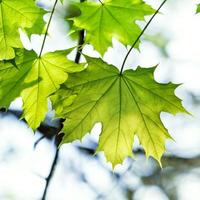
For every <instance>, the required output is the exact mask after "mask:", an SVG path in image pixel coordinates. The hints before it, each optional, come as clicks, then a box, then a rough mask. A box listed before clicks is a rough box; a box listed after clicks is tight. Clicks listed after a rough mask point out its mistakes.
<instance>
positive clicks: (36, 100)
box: [0, 50, 83, 129]
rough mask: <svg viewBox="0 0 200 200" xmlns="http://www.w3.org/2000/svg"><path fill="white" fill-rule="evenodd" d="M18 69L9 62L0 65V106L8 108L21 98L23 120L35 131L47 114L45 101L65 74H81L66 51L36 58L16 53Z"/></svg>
mask: <svg viewBox="0 0 200 200" xmlns="http://www.w3.org/2000/svg"><path fill="white" fill-rule="evenodd" d="M16 55H17V57H16V65H17V68H16V67H15V66H14V65H13V64H12V63H9V62H6V63H3V62H1V65H0V76H1V81H0V91H1V93H0V105H1V106H4V107H8V106H9V105H10V103H11V102H12V101H13V100H14V99H15V98H16V97H19V96H20V95H21V96H22V99H23V110H24V114H23V117H24V118H25V119H26V121H27V122H28V124H29V126H30V127H31V128H33V129H36V128H37V127H38V126H39V125H40V123H41V121H43V120H44V118H45V115H46V112H47V98H48V97H49V96H50V95H51V94H52V93H53V92H55V91H56V90H57V89H58V88H59V86H60V84H62V83H64V82H65V81H66V80H67V78H68V75H67V73H72V72H77V71H81V70H82V69H83V66H82V65H77V64H75V63H74V62H72V61H69V60H67V58H66V51H57V52H53V53H47V54H45V55H43V56H41V57H38V56H37V55H36V53H34V52H33V51H27V50H18V51H17V52H16Z"/></svg>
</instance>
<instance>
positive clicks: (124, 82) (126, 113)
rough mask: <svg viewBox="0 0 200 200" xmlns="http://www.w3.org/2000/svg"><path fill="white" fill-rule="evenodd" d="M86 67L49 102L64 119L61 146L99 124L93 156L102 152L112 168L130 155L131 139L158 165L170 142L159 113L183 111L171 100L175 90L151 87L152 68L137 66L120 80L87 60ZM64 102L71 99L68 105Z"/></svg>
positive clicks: (114, 70) (169, 86) (98, 63)
mask: <svg viewBox="0 0 200 200" xmlns="http://www.w3.org/2000/svg"><path fill="white" fill-rule="evenodd" d="M87 62H88V64H89V66H88V68H87V69H86V70H85V71H83V72H81V73H75V74H73V75H71V76H70V78H69V79H68V81H67V82H66V83H65V87H63V88H62V89H61V90H59V91H58V92H57V94H56V95H55V97H53V100H55V105H54V108H55V109H57V114H58V117H61V118H64V119H66V121H65V122H64V128H63V130H62V131H63V132H65V133H66V134H65V136H64V139H63V141H62V143H66V142H72V141H74V140H76V139H82V138H83V137H84V136H85V135H86V134H87V133H88V132H89V131H90V130H91V129H92V127H93V126H94V124H95V123H96V122H102V126H103V128H102V133H101V135H100V141H99V146H98V149H97V152H99V151H104V153H105V155H106V157H107V159H108V161H110V162H111V163H112V164H113V165H114V166H115V165H116V164H118V163H122V161H123V160H124V158H125V157H126V156H132V146H133V140H134V136H135V135H137V136H138V138H139V140H140V142H141V144H142V146H143V147H144V149H145V151H146V155H147V157H149V156H153V157H154V158H155V159H157V160H158V161H159V162H160V158H161V156H162V154H163V152H164V150H165V147H164V144H165V140H166V139H168V138H170V136H169V134H168V133H167V131H166V129H165V128H164V126H163V124H162V122H161V120H160V112H161V111H164V112H170V113H173V114H176V113H178V112H185V110H184V108H183V107H182V105H181V101H180V100H179V99H178V98H177V97H176V96H175V95H174V90H175V89H176V87H177V85H174V84H171V83H169V84H159V83H156V82H155V81H154V77H153V72H154V70H155V68H149V69H144V68H140V67H138V69H137V70H136V71H133V70H127V71H125V72H124V73H123V74H122V75H120V73H119V71H118V69H117V68H116V67H114V66H112V65H108V64H107V63H105V62H103V61H102V60H100V59H98V58H97V59H95V58H89V57H87ZM76 95H77V96H76ZM69 98H71V99H74V102H73V103H72V104H71V105H70V104H69ZM65 101H67V103H66V102H65ZM63 105H64V106H63ZM62 106H63V108H62Z"/></svg>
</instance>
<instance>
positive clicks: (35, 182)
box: [0, 0, 200, 200]
mask: <svg viewBox="0 0 200 200" xmlns="http://www.w3.org/2000/svg"><path fill="white" fill-rule="evenodd" d="M46 2H47V0H41V3H46ZM50 2H51V4H48V5H49V7H50V5H52V4H53V1H50ZM147 2H149V3H150V4H151V5H152V6H153V7H154V8H157V7H158V6H159V4H160V2H161V1H155V0H148V1H147ZM197 2H198V1H191V0H190V1H189V0H176V1H173V0H169V1H168V3H167V4H166V5H165V6H164V8H163V9H162V11H161V12H162V14H160V15H158V16H157V17H156V18H155V20H154V21H153V22H152V24H151V26H150V27H149V28H148V30H147V32H146V34H147V35H154V34H158V33H162V34H163V35H164V36H165V37H166V38H167V39H168V40H169V43H167V46H166V51H167V54H168V57H166V56H165V55H163V54H162V53H161V51H160V49H159V48H158V47H156V46H155V45H154V44H153V43H151V42H149V41H146V40H144V41H143V42H142V43H141V45H140V52H138V51H137V50H134V51H133V52H132V53H131V55H130V57H129V59H128V61H127V63H126V68H133V69H135V68H136V67H137V66H142V67H152V66H155V65H157V64H159V65H158V67H157V69H156V72H155V79H156V81H158V82H161V83H166V82H169V81H171V82H173V83H183V84H182V85H181V86H180V87H179V88H178V89H177V90H176V95H177V96H178V97H180V98H181V99H182V100H183V105H184V106H185V107H186V109H187V110H188V111H189V112H191V113H192V116H188V115H184V114H178V115H176V116H172V115H170V114H166V113H162V114H161V118H162V121H163V123H164V124H165V126H166V127H167V129H168V131H169V133H170V134H171V135H172V136H173V138H174V139H175V142H174V141H168V142H167V153H168V154H172V155H177V156H180V157H188V158H192V157H194V156H197V155H199V154H200V123H199V122H200V112H199V111H200V105H194V104H193V102H192V98H191V96H190V95H189V94H190V93H192V94H194V95H196V96H197V98H198V97H200V86H199V85H200V79H199V74H200V57H199V52H200V38H199V35H200V26H199V24H200V15H195V9H196V7H195V3H197ZM58 10H59V12H57V14H56V15H55V16H54V20H53V23H52V25H51V27H50V36H49V37H48V39H47V43H46V45H45V49H44V52H48V51H53V50H56V49H64V48H66V47H72V46H73V45H74V44H75V43H74V42H72V41H71V40H70V39H69V37H68V36H67V35H66V34H65V33H66V32H67V30H68V26H67V25H63V22H64V9H62V8H60V6H59V8H58ZM45 19H46V20H47V19H48V16H46V17H45ZM146 20H148V18H146ZM140 24H141V26H144V23H140ZM57 38H59V40H58V39H57ZM22 39H23V41H24V46H25V47H26V48H28V49H31V48H33V49H34V50H35V51H36V52H38V51H39V49H40V46H41V43H42V39H43V37H42V36H39V35H33V36H32V37H31V39H30V41H28V40H27V38H25V37H24V36H22ZM126 52H127V49H126V48H125V47H124V46H123V45H122V44H120V43H119V42H117V41H116V40H114V39H113V48H109V50H108V52H107V53H106V54H105V56H104V58H103V59H104V60H105V61H107V62H108V63H111V64H114V65H116V66H120V65H121V63H122V61H123V58H124V56H125V54H126ZM84 53H86V54H88V55H91V56H97V57H98V56H99V55H98V53H97V52H94V51H93V48H92V47H91V46H89V45H87V46H86V47H85V49H84ZM73 56H74V54H73V53H72V54H71V55H70V57H69V58H73ZM20 107H21V100H20V99H17V100H16V101H15V102H13V104H12V105H11V108H14V109H16V108H20ZM100 127H101V126H100V124H97V125H96V126H95V128H94V129H93V131H92V135H91V136H89V135H87V136H86V138H85V139H84V141H83V144H87V143H88V142H89V141H90V140H91V139H92V140H95V141H98V135H99V133H100ZM0 135H1V140H0V200H27V199H29V200H38V199H39V198H40V197H41V194H42V192H43V189H44V184H45V182H44V180H43V179H42V177H46V176H47V175H48V172H49V168H50V165H51V162H52V159H53V154H54V152H55V151H54V148H53V144H52V143H49V142H48V141H46V140H43V141H42V142H41V143H40V144H39V145H38V147H37V148H36V150H33V144H34V141H35V140H37V138H38V137H40V134H39V133H37V134H36V135H34V134H33V131H32V130H31V129H29V128H28V127H27V125H26V124H25V123H24V122H22V121H20V122H19V121H18V120H16V118H14V117H13V116H10V115H8V116H3V115H0ZM75 144H78V142H76V143H75ZM75 144H67V145H63V147H62V148H61V155H60V160H59V165H58V168H57V170H56V173H55V177H54V179H53V182H52V184H51V186H50V189H49V192H48V200H55V199H56V200H65V199H66V198H67V199H70V200H79V199H81V200H93V199H95V198H96V191H98V193H108V195H107V196H106V199H116V200H118V199H119V200H123V199H125V198H124V196H123V190H122V187H121V186H122V185H119V184H118V183H115V182H113V178H112V176H111V175H110V173H108V170H106V169H110V165H109V164H108V163H106V161H105V158H104V156H103V154H100V155H99V158H100V160H101V164H99V162H97V161H96V160H95V159H92V158H90V157H87V156H83V155H81V154H80V152H78V151H77V149H76V148H75V147H74V145H75ZM136 145H137V144H136ZM141 163H144V164H143V165H142V166H141V165H140V164H141ZM80 166H81V170H80ZM128 167H129V160H128V159H127V160H126V161H125V162H124V163H123V165H122V166H118V167H117V168H116V172H117V173H121V174H123V180H122V183H123V184H126V185H128V186H129V187H131V188H137V190H136V193H135V196H134V199H136V200H167V199H168V198H167V197H166V195H165V194H164V193H163V192H162V191H161V190H160V189H159V188H158V187H157V186H153V185H152V186H149V187H147V186H143V185H142V184H141V181H140V179H139V178H138V177H139V175H140V174H145V173H146V174H147V175H148V173H150V172H151V171H152V168H153V166H152V163H150V162H148V161H146V160H144V157H140V156H138V157H136V160H135V161H134V164H133V166H132V169H133V170H134V172H135V174H136V175H135V176H129V173H127V168H128ZM82 171H84V172H85V176H86V178H87V180H88V182H89V183H91V185H93V187H94V188H90V187H88V186H86V184H84V183H83V182H82V181H80V176H79V175H80V174H81V173H82ZM175 179H176V180H175V182H176V184H178V196H179V199H181V200H196V199H197V198H198V197H199V196H200V190H199V188H200V179H199V177H198V176H197V175H196V174H195V173H193V172H188V173H186V174H184V175H180V176H178V177H176V178H175ZM188 191H190V192H189V193H188Z"/></svg>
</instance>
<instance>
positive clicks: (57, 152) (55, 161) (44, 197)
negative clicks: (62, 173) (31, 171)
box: [41, 147, 59, 200]
mask: <svg viewBox="0 0 200 200" xmlns="http://www.w3.org/2000/svg"><path fill="white" fill-rule="evenodd" d="M56 148H57V147H56ZM58 158H59V149H58V148H57V149H56V153H55V157H54V160H53V163H52V166H51V170H50V172H49V175H48V177H47V178H46V179H45V180H46V185H45V189H44V192H43V195H42V199H41V200H46V195H47V191H48V188H49V184H50V182H51V179H52V178H53V175H54V172H55V169H56V165H57V162H58Z"/></svg>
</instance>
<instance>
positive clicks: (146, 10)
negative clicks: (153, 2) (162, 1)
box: [73, 0, 155, 55]
mask: <svg viewBox="0 0 200 200" xmlns="http://www.w3.org/2000/svg"><path fill="white" fill-rule="evenodd" d="M76 5H77V6H78V7H79V9H80V11H81V15H80V16H79V17H75V18H73V20H74V25H75V26H77V27H78V28H81V29H85V30H86V32H87V34H86V42H88V43H90V44H92V45H93V46H94V48H95V49H96V50H97V51H99V52H100V53H101V54H102V55H103V54H104V53H105V52H106V50H107V49H108V47H110V46H111V45H112V38H113V37H114V38H116V39H118V40H119V41H120V42H121V43H123V44H124V45H132V44H133V42H134V41H135V39H136V38H137V37H138V35H139V34H140V32H141V29H140V28H139V26H138V25H137V24H136V20H144V17H145V15H151V14H153V13H154V12H155V11H154V10H153V9H152V8H151V7H150V6H149V5H147V4H145V3H144V2H143V1H142V0H123V1H122V0H104V2H103V5H102V4H101V3H98V2H97V3H95V2H84V3H79V4H76Z"/></svg>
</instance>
